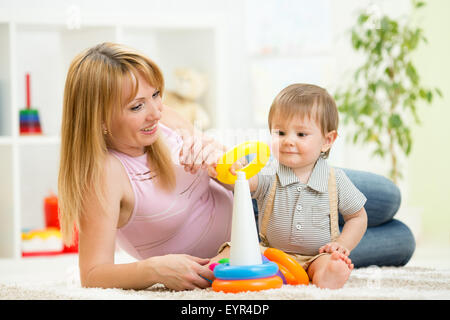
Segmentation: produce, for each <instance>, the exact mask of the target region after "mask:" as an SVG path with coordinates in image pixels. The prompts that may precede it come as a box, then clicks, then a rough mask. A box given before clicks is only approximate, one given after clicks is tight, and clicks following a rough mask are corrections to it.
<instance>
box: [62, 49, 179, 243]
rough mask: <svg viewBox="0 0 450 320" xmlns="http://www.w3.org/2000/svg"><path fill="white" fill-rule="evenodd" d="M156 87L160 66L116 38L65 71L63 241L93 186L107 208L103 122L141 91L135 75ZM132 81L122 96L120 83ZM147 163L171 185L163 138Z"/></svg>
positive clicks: (159, 82)
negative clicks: (127, 90)
mask: <svg viewBox="0 0 450 320" xmlns="http://www.w3.org/2000/svg"><path fill="white" fill-rule="evenodd" d="M138 73H139V74H141V75H142V76H143V77H144V79H146V81H147V82H148V83H149V84H150V85H151V86H153V87H155V88H157V89H158V90H160V92H161V95H162V93H163V91H164V78H163V75H162V73H161V71H160V69H159V68H158V66H157V65H156V64H155V63H154V62H153V61H152V60H150V59H149V58H147V57H145V56H144V55H142V54H140V53H139V52H137V51H135V50H133V49H131V48H127V47H125V46H123V45H119V44H115V43H102V44H99V45H97V46H95V47H92V48H90V49H87V50H85V51H83V52H81V53H80V54H78V55H77V56H76V57H75V58H74V59H73V61H72V63H71V65H70V67H69V71H68V73H67V78H66V84H65V88H64V101H63V115H62V125H61V152H60V168H59V176H58V196H59V197H58V200H59V201H58V202H59V207H60V212H59V219H60V223H61V231H62V235H63V239H64V243H65V244H67V245H70V244H72V243H73V240H74V237H73V235H74V227H75V226H76V227H78V228H79V221H80V217H81V215H82V214H83V212H84V205H85V201H86V199H85V198H86V195H87V192H90V191H92V190H93V191H94V193H95V196H96V197H97V198H98V199H99V200H100V203H101V205H102V206H103V207H104V188H103V187H102V186H103V183H102V182H103V173H104V171H103V167H104V164H105V159H106V156H107V154H108V142H107V135H105V134H104V126H106V128H109V127H110V124H111V119H112V117H113V115H114V114H115V113H116V112H120V111H121V110H122V108H123V106H124V105H126V104H128V103H129V102H130V101H131V100H132V99H133V98H134V97H135V95H136V93H137V91H138V83H137V81H133V77H134V79H137V74H138ZM125 80H129V81H130V82H131V83H132V90H131V94H130V96H129V97H127V98H126V99H125V100H126V101H124V99H123V96H122V86H123V83H124V81H125ZM146 151H147V154H148V162H149V163H151V164H152V165H153V169H155V170H157V171H158V180H157V182H158V184H159V186H160V187H161V188H163V189H166V190H171V189H172V188H173V187H174V185H175V182H176V181H175V172H174V169H173V163H172V161H171V157H170V152H169V150H168V148H167V147H166V146H165V144H164V142H163V141H162V140H161V137H158V139H157V140H156V141H155V142H154V143H153V144H152V145H150V146H148V147H146Z"/></svg>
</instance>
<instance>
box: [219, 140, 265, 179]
mask: <svg viewBox="0 0 450 320" xmlns="http://www.w3.org/2000/svg"><path fill="white" fill-rule="evenodd" d="M253 153H256V157H255V158H254V159H253V160H252V161H251V162H250V163H249V164H248V165H246V166H245V167H244V168H242V169H239V170H237V171H244V172H245V177H246V178H247V179H250V178H251V177H253V176H254V175H256V174H257V173H258V172H259V171H260V170H261V169H262V168H264V166H265V165H266V163H267V161H269V157H270V148H269V146H268V145H267V144H266V143H264V142H261V141H247V142H243V143H241V144H238V145H237V146H235V147H234V148H232V149H230V150H229V151H227V152H226V153H225V154H224V155H223V156H222V158H220V160H219V162H218V163H217V167H216V171H217V179H218V180H219V181H220V182H223V183H227V184H234V183H235V181H236V179H237V176H235V175H233V174H232V173H231V172H230V168H231V166H232V165H233V164H234V163H235V162H236V161H238V160H239V159H241V158H242V157H245V156H246V155H249V154H253Z"/></svg>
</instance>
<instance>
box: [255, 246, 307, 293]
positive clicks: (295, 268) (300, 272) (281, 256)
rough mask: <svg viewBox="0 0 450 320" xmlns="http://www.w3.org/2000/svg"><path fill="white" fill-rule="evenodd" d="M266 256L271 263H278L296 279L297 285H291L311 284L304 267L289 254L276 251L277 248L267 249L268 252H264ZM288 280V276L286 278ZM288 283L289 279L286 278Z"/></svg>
mask: <svg viewBox="0 0 450 320" xmlns="http://www.w3.org/2000/svg"><path fill="white" fill-rule="evenodd" d="M264 256H265V257H266V258H267V259H269V260H270V261H273V262H277V263H279V264H280V265H282V266H283V267H285V268H286V269H287V270H288V271H289V272H290V273H291V274H292V276H293V277H294V279H295V283H289V284H294V285H297V284H305V285H308V284H309V277H308V274H307V273H306V271H305V270H304V269H303V267H302V266H301V265H300V264H299V263H298V262H297V261H295V259H294V258H292V257H291V256H290V255H288V254H287V253H285V252H283V251H281V250H278V249H275V248H267V249H266V251H264ZM285 278H286V276H285ZM286 282H287V278H286Z"/></svg>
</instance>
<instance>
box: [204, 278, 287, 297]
mask: <svg viewBox="0 0 450 320" xmlns="http://www.w3.org/2000/svg"><path fill="white" fill-rule="evenodd" d="M282 285H283V280H281V278H280V277H279V276H272V277H268V278H259V279H248V280H221V279H216V280H214V282H213V283H212V288H213V290H214V291H217V292H219V291H223V292H226V293H238V292H243V291H260V290H267V289H278V288H281V286H282Z"/></svg>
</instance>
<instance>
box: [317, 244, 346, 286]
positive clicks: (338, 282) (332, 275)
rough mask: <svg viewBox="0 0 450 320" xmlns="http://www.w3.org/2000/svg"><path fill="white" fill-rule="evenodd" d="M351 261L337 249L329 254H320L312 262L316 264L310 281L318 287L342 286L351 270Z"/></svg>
mask: <svg viewBox="0 0 450 320" xmlns="http://www.w3.org/2000/svg"><path fill="white" fill-rule="evenodd" d="M351 262H352V261H351V260H350V258H349V257H347V256H346V255H344V254H342V253H339V252H337V251H335V252H333V253H332V254H331V255H324V256H320V257H319V258H317V259H316V261H314V262H313V264H314V263H317V264H316V266H315V268H314V269H315V272H314V274H313V277H312V283H313V284H315V285H316V286H317V287H319V288H328V289H339V288H342V287H343V286H344V284H345V282H347V280H348V277H349V276H350V273H351V271H352V270H353V264H352V263H351ZM311 267H312V264H311Z"/></svg>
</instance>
